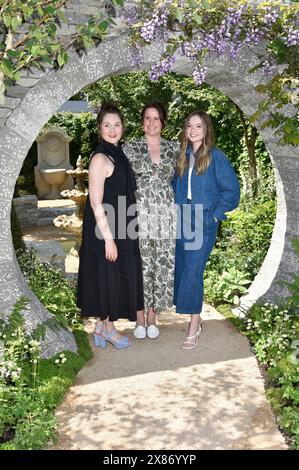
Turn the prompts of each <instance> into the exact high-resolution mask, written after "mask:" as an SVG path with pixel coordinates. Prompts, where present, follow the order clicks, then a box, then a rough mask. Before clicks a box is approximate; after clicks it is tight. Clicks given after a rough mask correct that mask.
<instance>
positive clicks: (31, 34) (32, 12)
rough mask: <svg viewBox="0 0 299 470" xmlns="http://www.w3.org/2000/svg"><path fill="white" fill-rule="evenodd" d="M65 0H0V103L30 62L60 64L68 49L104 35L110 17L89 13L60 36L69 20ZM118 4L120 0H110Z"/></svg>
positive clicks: (92, 42)
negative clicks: (74, 28)
mask: <svg viewBox="0 0 299 470" xmlns="http://www.w3.org/2000/svg"><path fill="white" fill-rule="evenodd" d="M68 3H70V2H69V1H68V0H27V1H26V2H24V1H23V0H0V103H1V99H2V100H3V95H4V92H5V89H6V87H7V86H9V85H11V84H13V83H14V82H15V81H17V80H19V78H20V71H21V70H22V69H24V68H29V67H32V66H35V67H38V68H41V67H43V66H45V65H48V66H49V65H51V66H57V67H62V66H63V65H64V64H66V63H67V61H68V57H69V56H68V51H70V50H76V51H78V52H80V51H84V50H85V49H88V48H89V47H92V46H94V45H96V44H98V43H99V42H101V40H102V39H103V38H104V37H105V36H106V35H107V33H108V30H109V26H110V25H111V23H112V22H113V20H112V19H111V18H109V17H105V16H103V12H104V10H103V9H100V8H99V13H98V15H94V16H90V17H89V19H88V21H87V22H86V24H80V25H77V31H76V33H74V34H72V35H71V36H68V37H67V38H65V37H64V38H63V37H62V36H60V34H61V29H60V28H61V27H62V26H63V24H67V22H68V20H67V18H66V15H65V10H64V8H65V7H66V6H67V4H68ZM113 4H114V5H119V6H121V5H122V4H123V0H113Z"/></svg>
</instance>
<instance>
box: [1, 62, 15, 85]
mask: <svg viewBox="0 0 299 470" xmlns="http://www.w3.org/2000/svg"><path fill="white" fill-rule="evenodd" d="M0 68H1V70H2V72H3V73H4V75H6V76H7V77H8V78H11V79H12V80H14V78H15V74H14V67H13V64H12V63H11V62H10V61H9V60H8V59H6V58H4V59H2V61H1V64H0Z"/></svg>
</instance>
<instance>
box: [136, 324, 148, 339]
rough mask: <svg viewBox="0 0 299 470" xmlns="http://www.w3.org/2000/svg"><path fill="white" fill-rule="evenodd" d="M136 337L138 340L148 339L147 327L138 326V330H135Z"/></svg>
mask: <svg viewBox="0 0 299 470" xmlns="http://www.w3.org/2000/svg"><path fill="white" fill-rule="evenodd" d="M134 336H135V338H137V339H144V338H145V337H146V329H145V327H144V326H142V325H139V326H136V328H135V330H134Z"/></svg>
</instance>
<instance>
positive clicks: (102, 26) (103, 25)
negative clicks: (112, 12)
mask: <svg viewBox="0 0 299 470" xmlns="http://www.w3.org/2000/svg"><path fill="white" fill-rule="evenodd" d="M108 26H109V21H107V20H103V21H101V22H100V23H99V29H100V30H101V31H103V32H104V31H106V30H107V28H108Z"/></svg>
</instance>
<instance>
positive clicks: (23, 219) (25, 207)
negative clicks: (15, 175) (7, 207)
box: [13, 195, 38, 228]
mask: <svg viewBox="0 0 299 470" xmlns="http://www.w3.org/2000/svg"><path fill="white" fill-rule="evenodd" d="M13 202H14V205H15V209H16V213H17V216H18V218H19V221H20V224H21V228H28V227H36V226H37V224H38V207H37V197H36V196H35V195H30V196H22V197H15V198H14V200H13Z"/></svg>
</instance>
